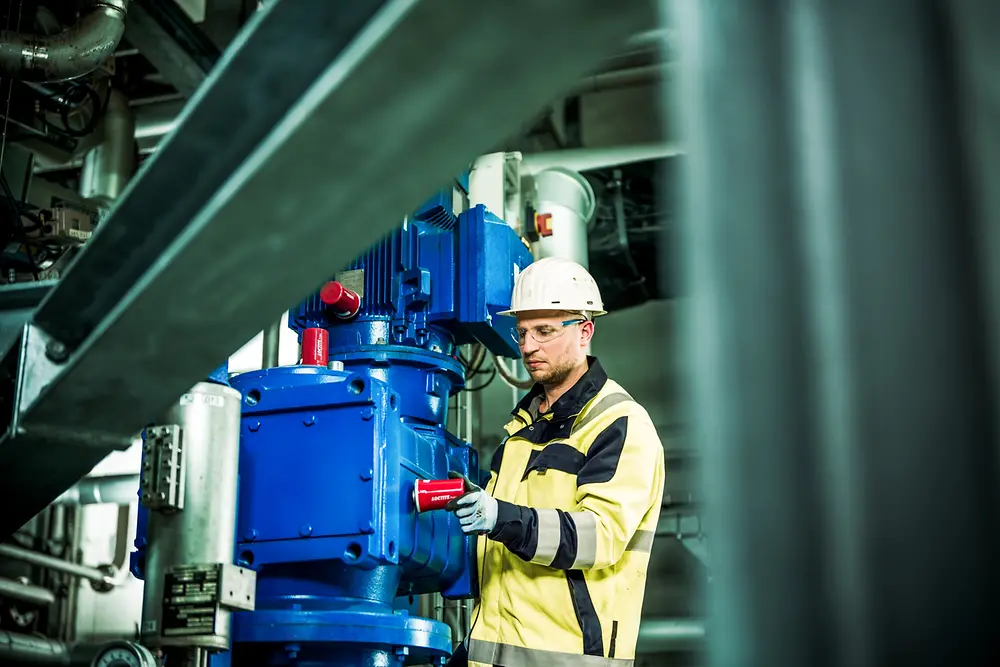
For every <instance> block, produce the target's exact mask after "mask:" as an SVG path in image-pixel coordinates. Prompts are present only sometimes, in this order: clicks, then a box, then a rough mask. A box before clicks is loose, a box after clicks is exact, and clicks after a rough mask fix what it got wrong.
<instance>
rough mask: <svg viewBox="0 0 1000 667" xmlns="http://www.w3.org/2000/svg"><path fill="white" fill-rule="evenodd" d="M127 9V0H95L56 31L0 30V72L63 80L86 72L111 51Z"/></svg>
mask: <svg viewBox="0 0 1000 667" xmlns="http://www.w3.org/2000/svg"><path fill="white" fill-rule="evenodd" d="M127 12H128V0H95V1H94V2H93V3H92V4H91V5H90V7H88V9H87V11H86V13H85V14H84V15H83V17H82V18H81V19H80V21H79V22H77V24H76V25H74V26H72V27H71V28H68V29H66V30H64V31H62V32H60V33H58V34H56V35H51V36H48V35H29V34H25V33H19V32H13V31H10V30H3V31H0V75H3V76H9V77H11V78H14V79H20V80H22V81H67V80H69V79H75V78H77V77H81V76H84V75H85V74H89V73H90V72H93V71H94V70H95V69H97V68H98V67H99V66H100V65H101V63H103V62H104V61H105V60H107V59H108V57H110V56H111V55H113V54H114V52H115V49H116V48H117V47H118V42H119V41H121V38H122V35H123V34H124V32H125V15H126V13H127Z"/></svg>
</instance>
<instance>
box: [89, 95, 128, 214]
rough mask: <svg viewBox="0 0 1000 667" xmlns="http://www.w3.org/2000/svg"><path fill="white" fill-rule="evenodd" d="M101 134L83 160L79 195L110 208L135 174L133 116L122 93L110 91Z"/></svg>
mask: <svg viewBox="0 0 1000 667" xmlns="http://www.w3.org/2000/svg"><path fill="white" fill-rule="evenodd" d="M100 133H101V135H100V136H101V141H100V143H99V144H97V146H95V147H94V148H93V149H91V151H90V152H89V153H87V156H86V157H85V158H84V160H83V171H82V172H81V174H80V194H81V195H82V196H83V197H85V198H87V199H90V200H92V201H94V202H96V203H98V204H100V205H102V206H105V207H110V206H111V205H112V204H113V203H114V202H115V200H117V199H118V196H119V195H120V194H121V193H122V191H123V190H124V189H125V186H126V185H127V184H128V181H129V179H130V178H132V174H133V173H135V162H136V151H135V116H134V115H133V113H132V109H131V107H129V104H128V98H127V97H126V96H125V93H123V92H121V91H119V90H114V89H112V90H111V92H110V94H109V96H108V105H107V108H106V109H105V111H104V118H103V120H102V121H101V128H100Z"/></svg>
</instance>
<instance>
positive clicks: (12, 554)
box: [0, 544, 118, 590]
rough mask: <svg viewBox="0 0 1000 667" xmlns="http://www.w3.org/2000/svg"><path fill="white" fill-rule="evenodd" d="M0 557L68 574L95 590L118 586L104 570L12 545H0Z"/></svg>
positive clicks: (109, 572) (113, 578)
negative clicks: (88, 584) (84, 580)
mask: <svg viewBox="0 0 1000 667" xmlns="http://www.w3.org/2000/svg"><path fill="white" fill-rule="evenodd" d="M0 556H3V557H4V558H10V559H12V560H18V561H21V562H22V563H28V564H30V565H37V566H38V567H44V568H45V569H47V570H52V571H53V572H61V573H63V574H68V575H70V576H71V577H78V578H80V579H86V580H87V581H89V582H91V584H92V585H93V586H94V587H95V589H96V590H110V589H111V588H114V587H115V586H116V585H117V584H118V581H117V579H116V577H115V573H114V572H111V571H109V570H108V569H106V568H96V567H89V566H87V565H80V564H79V563H71V562H70V561H68V560H63V559H62V558H55V557H54V556H48V555H46V554H43V553H38V552H37V551H32V550H30V549H24V548H22V547H16V546H14V545H12V544H0Z"/></svg>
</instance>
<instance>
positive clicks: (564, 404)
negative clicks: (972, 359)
mask: <svg viewBox="0 0 1000 667" xmlns="http://www.w3.org/2000/svg"><path fill="white" fill-rule="evenodd" d="M587 366H588V368H587V372H586V373H584V374H583V377H581V378H580V379H579V380H577V381H576V384H574V385H573V386H572V387H570V389H569V391H567V392H566V393H565V394H563V395H562V396H560V397H559V400H557V401H556V402H555V405H553V406H552V408H551V409H550V412H551V413H552V418H553V419H560V418H566V417H572V416H574V415H578V414H580V411H581V410H583V407H584V406H585V405H587V403H589V402H590V400H591V399H592V398H594V396H597V392H599V391H600V390H601V389H603V388H604V385H605V383H607V381H608V374H607V373H605V372H604V369H603V368H602V367H601V362H599V361H598V360H597V357H589V356H588V357H587ZM544 393H545V390H544V389H543V388H542V385H540V384H538V383H537V382H536V383H535V385H534V386H533V387H532V388H531V390H530V391H528V393H527V394H526V395H525V397H524V398H522V399H521V400H520V401H518V403H517V405H516V406H515V407H514V410H513V411H512V412H511V414H512V415H514V416H515V417H516V416H517V414H518V411H520V410H523V411H525V412H527V413H528V414H530V415H534V412H533V411H532V409H531V408H532V404H533V403H535V401H536V400H540V399H541V397H542V396H543V395H544Z"/></svg>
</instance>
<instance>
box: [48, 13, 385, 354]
mask: <svg viewBox="0 0 1000 667" xmlns="http://www.w3.org/2000/svg"><path fill="white" fill-rule="evenodd" d="M382 4H383V0H357V1H356V2H348V3H344V2H328V0H296V1H295V2H281V3H277V4H276V5H274V6H271V7H269V8H268V9H267V10H264V11H261V12H258V13H257V14H255V15H254V18H253V20H251V22H250V23H249V24H248V25H247V26H246V28H245V29H244V30H243V32H241V33H240V36H239V38H238V39H237V40H236V41H235V42H234V43H233V44H232V45H231V46H230V48H229V49H227V50H226V52H225V53H224V54H223V57H222V59H221V60H220V62H219V64H218V65H217V66H216V68H215V69H213V70H212V74H211V76H210V77H209V81H208V83H207V85H206V86H204V87H203V88H201V89H200V90H199V91H198V92H197V94H196V95H195V96H194V98H192V99H191V100H190V101H189V103H188V104H187V106H186V107H184V111H183V112H182V113H181V116H180V118H178V119H177V124H178V127H180V126H183V128H184V131H183V132H174V133H173V134H172V135H170V136H169V138H168V139H167V140H166V141H164V142H163V143H162V144H161V146H160V148H159V150H158V151H157V152H156V155H155V156H154V157H153V158H152V159H150V160H147V162H146V164H145V165H144V166H143V169H142V171H141V172H140V175H139V176H138V177H137V178H135V179H134V180H133V181H132V183H131V184H130V185H129V187H128V189H127V190H126V191H125V193H124V194H123V195H122V198H121V199H120V200H119V201H118V202H117V203H116V206H115V210H114V212H113V214H112V216H111V218H110V219H109V220H108V221H107V222H106V223H104V224H102V225H101V228H100V229H99V230H98V233H96V234H95V235H94V237H93V238H92V239H91V240H90V241H89V242H88V243H87V247H86V249H85V250H84V251H83V253H82V254H81V255H80V256H79V257H78V258H77V259H76V261H75V262H74V264H73V266H72V267H71V268H70V270H69V272H68V273H67V275H66V280H64V281H63V282H62V284H61V285H60V289H59V290H56V291H54V292H53V293H52V294H51V295H50V297H49V298H48V299H46V300H45V302H44V303H43V304H42V305H41V307H40V308H39V311H38V313H37V315H36V317H35V321H36V322H37V323H38V324H39V325H40V326H42V327H43V328H44V329H45V330H46V331H47V332H48V333H50V334H51V335H53V336H54V337H56V338H57V339H58V340H59V341H60V342H61V343H63V344H65V345H66V346H67V347H70V348H76V347H77V346H78V345H79V344H80V343H81V342H82V341H83V340H84V339H85V338H86V337H87V336H88V335H90V333H92V332H93V330H94V329H95V328H96V327H97V326H98V325H99V324H100V323H101V322H102V321H103V320H104V319H105V318H106V317H107V316H108V314H109V313H111V311H112V310H113V309H114V308H116V307H117V306H118V304H119V303H120V302H121V300H122V299H123V298H124V297H125V294H126V293H127V292H128V290H129V289H131V288H132V287H133V286H134V285H135V284H136V283H137V282H138V281H139V279H140V278H141V276H142V275H143V274H144V273H145V272H146V271H147V270H148V268H149V267H150V265H152V264H153V263H155V262H156V261H157V260H158V259H159V258H160V256H161V254H162V252H163V249H164V248H166V247H168V246H169V245H170V244H171V243H173V242H174V240H175V239H177V238H178V236H180V235H181V234H182V233H183V232H184V230H185V229H186V228H187V227H188V225H189V223H190V222H191V220H193V219H194V217H195V216H196V215H197V213H198V211H199V210H201V208H202V207H203V206H205V204H206V203H207V202H208V201H209V199H210V198H211V197H212V196H214V195H215V193H216V192H218V190H219V189H221V188H222V187H223V186H224V184H225V182H226V180H227V179H228V178H229V177H230V176H231V175H232V173H233V172H234V171H235V170H236V169H237V167H238V166H239V165H241V164H243V162H245V161H246V159H247V157H248V156H249V155H250V153H251V152H252V151H254V150H255V149H256V148H257V147H258V146H259V144H260V143H261V142H262V141H263V140H264V138H265V137H266V136H267V135H268V134H269V133H270V132H271V131H272V129H273V128H274V127H275V125H276V124H277V123H278V122H279V121H280V120H281V118H282V117H283V116H284V115H285V114H286V113H287V112H288V110H289V109H290V108H291V107H292V106H293V105H294V104H295V103H296V102H297V100H299V98H301V97H302V96H303V95H304V94H305V92H306V90H308V89H309V87H310V86H312V85H313V83H315V81H316V80H317V78H318V77H319V76H320V75H321V74H322V72H324V71H325V70H326V69H327V68H328V67H329V65H330V63H331V62H333V61H334V60H335V59H336V58H337V57H338V56H339V55H340V54H341V53H342V52H343V51H344V49H345V48H346V47H347V46H348V45H349V44H350V43H351V41H352V40H353V39H354V37H355V35H356V34H357V33H358V31H359V30H361V28H362V26H364V25H365V23H366V22H367V21H368V20H369V19H371V17H372V16H373V15H374V13H375V12H376V11H377V10H378V9H379V7H381V6H382ZM293 34H294V35H295V45H296V48H295V49H290V48H288V45H289V35H293ZM303 53H308V54H309V57H308V58H303V57H302V54H303ZM137 116H141V114H138V113H137ZM181 174H197V175H198V178H196V179H190V178H183V179H181V180H180V181H179V180H178V179H179V178H180V176H179V175H181ZM151 212H155V224H154V223H153V218H152V217H151Z"/></svg>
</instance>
